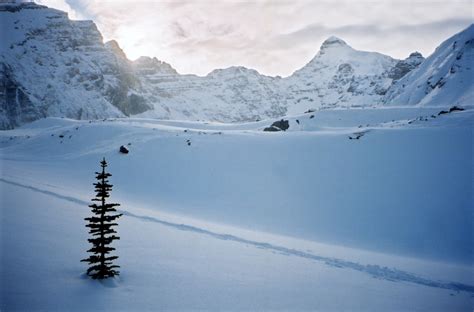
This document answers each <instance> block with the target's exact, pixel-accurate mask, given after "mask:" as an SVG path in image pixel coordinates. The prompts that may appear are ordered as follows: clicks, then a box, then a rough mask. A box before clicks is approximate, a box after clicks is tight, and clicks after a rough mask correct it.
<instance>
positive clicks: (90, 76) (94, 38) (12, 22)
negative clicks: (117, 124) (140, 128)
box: [0, 3, 151, 129]
mask: <svg viewBox="0 0 474 312" xmlns="http://www.w3.org/2000/svg"><path fill="white" fill-rule="evenodd" d="M0 20H1V21H2V44H1V45H0V68H1V71H2V75H1V81H0V86H2V88H3V90H4V91H3V92H2V94H3V95H4V96H3V99H5V100H2V102H1V103H0V107H1V108H2V113H1V123H0V127H2V128H3V129H5V128H11V127H14V126H17V125H20V124H22V123H25V122H28V121H32V120H35V119H38V118H42V117H45V116H64V117H69V118H76V119H96V118H105V117H122V116H126V115H129V114H134V113H140V112H143V111H145V110H147V109H150V108H151V106H148V105H145V104H144V103H145V100H144V99H143V98H142V97H141V96H140V93H139V92H138V90H139V87H140V81H139V80H138V79H137V78H136V77H135V75H134V74H133V73H132V71H131V65H130V61H128V60H127V59H126V57H125V54H123V52H122V54H120V53H119V52H118V50H120V49H119V48H118V45H116V44H113V43H111V44H103V43H102V36H101V34H100V33H99V31H98V30H97V28H96V26H95V24H94V23H93V22H91V21H71V20H69V19H68V17H67V14H66V13H64V12H61V11H58V10H54V9H49V8H47V7H45V6H41V5H36V4H34V3H20V4H0ZM4 30H5V31H4ZM4 34H5V36H3V35H4ZM12 94H16V95H17V96H15V97H13V96H12ZM12 106H13V107H12Z"/></svg>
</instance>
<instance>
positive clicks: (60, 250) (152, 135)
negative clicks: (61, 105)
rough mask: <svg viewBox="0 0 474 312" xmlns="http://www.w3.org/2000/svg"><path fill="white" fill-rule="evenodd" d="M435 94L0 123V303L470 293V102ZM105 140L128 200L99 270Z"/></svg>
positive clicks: (435, 298)
mask: <svg viewBox="0 0 474 312" xmlns="http://www.w3.org/2000/svg"><path fill="white" fill-rule="evenodd" d="M438 111H439V108H386V109H351V110H325V111H320V112H316V113H314V114H313V113H310V114H304V115H299V116H294V117H291V118H288V120H289V122H290V128H289V130H288V131H286V132H277V133H268V132H263V131H262V129H263V128H264V127H266V126H268V125H269V124H270V123H271V122H272V121H273V120H264V121H261V122H258V123H245V124H234V125H229V124H219V123H204V122H201V123H197V122H187V121H159V120H152V119H117V120H106V121H92V122H88V121H74V120H68V119H53V118H48V119H43V120H40V121H37V122H34V123H31V124H29V125H27V126H24V127H22V128H18V129H15V130H11V131H2V132H0V165H1V173H2V174H1V180H0V192H1V193H0V195H1V196H0V198H1V208H0V209H1V213H0V220H1V221H0V222H1V229H2V232H1V233H2V235H1V248H2V252H1V253H0V257H1V258H0V259H1V263H2V266H1V268H0V275H1V276H0V281H1V282H2V284H0V293H1V298H2V299H1V303H0V304H1V305H0V308H1V309H2V310H3V309H5V310H10V309H15V308H16V309H20V310H31V309H34V308H37V309H38V310H64V309H67V310H71V309H77V310H99V309H107V310H117V309H124V310H163V309H193V308H194V309H213V310H227V309H239V310H255V309H267V310H268V309H285V310H299V309H303V310H318V309H319V310H351V309H354V307H357V309H359V310H364V311H370V310H373V311H380V310H383V311H400V310H417V311H463V310H469V309H470V307H471V306H472V304H473V302H472V300H473V297H472V296H473V294H474V288H473V286H474V281H473V280H472V276H473V272H472V246H473V245H474V244H473V242H472V235H471V234H472V226H473V225H472V218H471V216H472V207H473V203H472V123H473V120H474V115H473V111H472V110H467V111H462V112H452V113H450V114H443V115H439V116H438V114H437V112H438ZM311 116H314V117H311ZM432 116H435V117H436V118H433V117H432ZM297 120H298V122H297ZM357 133H359V134H361V133H362V136H361V137H359V139H349V137H352V136H354V135H355V134H357ZM188 140H189V141H188ZM188 142H190V143H191V145H188ZM128 143H130V145H128ZM120 145H126V146H127V147H128V148H129V149H130V153H129V154H128V155H123V154H120V153H119V152H118V148H119V146H120ZM335 155H337V157H335ZM103 156H105V157H106V158H107V159H108V160H109V162H110V170H111V172H112V173H113V177H112V183H113V184H114V191H113V200H114V201H118V202H120V203H122V206H121V207H120V208H121V209H122V210H123V211H124V213H125V216H124V217H123V218H122V219H121V220H120V227H119V231H120V235H121V236H122V239H121V240H120V241H119V242H118V244H117V247H118V252H119V256H120V257H121V258H120V259H119V261H118V262H119V264H120V265H122V275H121V277H120V278H119V279H116V280H114V281H109V282H107V283H104V284H100V283H96V282H93V281H89V280H87V279H84V278H83V277H82V276H81V274H82V273H83V272H84V266H83V264H82V263H80V262H79V261H78V260H79V259H81V258H82V257H83V256H84V253H85V250H86V249H87V244H86V229H85V227H84V221H83V220H82V218H83V217H85V216H86V215H87V214H88V213H89V210H88V208H87V203H88V201H89V199H90V197H91V195H92V182H93V172H94V171H95V170H96V169H97V165H98V160H99V159H101V158H102V157H103ZM225 224H232V225H233V226H232V227H231V226H228V225H225ZM243 228H246V230H244V229H243ZM264 232H273V233H276V234H279V235H274V234H265V233H264ZM282 235H284V236H282ZM291 237H299V239H295V238H291ZM302 239H304V240H302ZM321 242H325V243H326V244H323V243H321ZM328 243H332V244H328ZM333 244H334V245H333ZM337 245H345V246H350V247H351V248H348V247H338V246H337ZM360 248H364V249H371V250H377V251H378V252H369V251H363V250H361V249H360ZM3 250H8V252H3ZM394 254H399V255H398V256H395V255H394ZM32 255H34V256H33V257H32ZM400 255H405V256H403V257H402V256H400ZM408 255H409V256H410V257H407V256H408ZM416 258H418V259H416ZM420 258H422V259H420ZM85 297H87V298H88V300H84V298H85ZM335 298H336V299H337V300H336V299H335Z"/></svg>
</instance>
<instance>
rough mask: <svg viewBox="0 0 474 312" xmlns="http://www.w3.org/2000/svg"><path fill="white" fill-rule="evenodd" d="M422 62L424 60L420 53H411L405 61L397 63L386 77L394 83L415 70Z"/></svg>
mask: <svg viewBox="0 0 474 312" xmlns="http://www.w3.org/2000/svg"><path fill="white" fill-rule="evenodd" d="M424 60H425V58H424V57H423V55H421V53H419V52H413V53H412V54H410V56H409V57H407V58H406V59H404V60H402V61H398V62H397V64H395V67H393V68H392V69H391V70H390V71H389V73H388V77H389V78H391V79H393V80H394V81H396V80H398V79H400V78H402V77H403V76H405V75H406V74H408V73H409V72H410V71H412V70H413V69H415V68H417V67H418V66H419V65H420V64H421V63H423V61H424Z"/></svg>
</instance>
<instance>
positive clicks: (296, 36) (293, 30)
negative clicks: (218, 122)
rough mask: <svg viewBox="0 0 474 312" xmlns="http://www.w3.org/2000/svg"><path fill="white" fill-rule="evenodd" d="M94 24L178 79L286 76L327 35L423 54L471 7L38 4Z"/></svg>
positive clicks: (306, 0) (120, 0) (77, 0)
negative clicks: (221, 74) (217, 74)
mask: <svg viewBox="0 0 474 312" xmlns="http://www.w3.org/2000/svg"><path fill="white" fill-rule="evenodd" d="M38 2H41V3H44V4H46V5H49V6H52V7H56V8H59V9H63V10H67V11H69V12H71V15H72V16H73V17H77V16H81V17H83V18H88V19H92V20H94V21H95V22H96V23H97V25H98V27H99V29H100V30H101V32H102V34H103V36H104V38H106V39H107V40H108V39H116V40H117V41H118V42H119V44H120V45H121V46H122V47H123V49H124V51H125V52H126V53H127V55H128V56H129V57H130V58H132V59H134V58H137V57H138V56H140V55H149V56H156V57H158V58H159V59H161V60H164V61H166V62H169V63H171V64H172V65H173V67H175V68H176V69H177V70H178V71H179V72H181V73H197V74H201V75H203V74H206V73H208V72H209V71H211V70H213V69H215V68H222V67H228V66H232V65H243V66H247V67H252V68H255V69H257V70H259V71H260V72H262V73H265V74H270V75H277V74H279V75H289V74H291V73H292V72H293V71H294V70H296V69H298V68H300V67H301V66H303V65H305V64H306V63H307V62H308V61H309V60H310V59H311V58H312V57H313V56H314V55H315V54H316V53H317V51H318V49H319V46H320V45H321V43H322V42H323V41H324V40H325V39H326V38H327V37H329V36H330V35H336V36H339V37H341V38H342V39H344V40H345V41H346V42H347V43H348V44H350V45H351V46H353V47H354V48H356V49H361V50H369V51H378V52H381V53H385V54H388V55H391V56H393V57H396V58H404V57H406V56H407V55H408V54H409V53H411V52H413V51H415V50H418V51H420V52H422V53H423V54H424V55H427V54H430V53H431V52H432V51H433V50H434V48H435V47H436V46H437V45H439V44H440V43H441V41H443V40H444V39H446V38H447V37H449V36H451V35H453V34H454V33H455V32H458V31H460V30H462V29H463V28H465V27H467V26H468V25H469V24H470V23H472V19H473V12H472V10H473V8H472V7H473V4H472V1H471V0H468V1H464V0H463V1H461V0H458V1H456V0H453V1H426V0H415V1H408V0H398V1H392V0H379V1H375V0H365V1H364V0H363V1H349V0H342V1H316V0H296V1H294V0H292V1H282V0H273V1H263V0H262V1H258V0H257V1H237V0H224V1H209V0H202V1H200V0H194V1H191V0H183V1H126V0H105V1H95V0H41V1H38Z"/></svg>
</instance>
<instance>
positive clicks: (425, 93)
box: [0, 3, 474, 129]
mask: <svg viewBox="0 0 474 312" xmlns="http://www.w3.org/2000/svg"><path fill="white" fill-rule="evenodd" d="M0 23H1V27H2V42H1V44H0V129H9V128H13V127H16V126H18V125H21V124H24V123H27V122H31V121H33V120H36V119H39V118H43V117H47V116H56V117H68V118H74V119H99V118H108V117H126V116H131V115H134V116H138V117H153V118H162V119H186V120H212V121H223V122H236V121H254V120H258V119H264V118H275V117H280V116H284V115H288V114H298V113H302V112H304V111H306V110H309V109H313V110H317V109H327V108H338V107H377V106H387V105H397V106H398V105H420V106H428V105H437V106H453V105H460V106H466V105H472V104H471V102H472V101H473V96H474V83H473V76H474V75H473V66H474V64H473V61H474V56H473V53H474V52H473V51H474V25H471V26H469V27H468V28H467V29H465V30H464V31H462V32H460V33H458V34H456V35H454V36H453V37H451V38H449V39H448V40H446V41H445V42H443V43H442V44H441V45H440V46H439V47H438V48H437V49H436V51H435V52H434V53H433V54H432V55H431V56H429V57H428V58H427V59H424V58H423V56H422V55H421V54H420V53H417V52H414V53H412V54H411V55H410V56H409V57H408V58H407V59H405V60H397V59H393V58H391V57H389V56H386V55H383V54H380V53H374V52H363V51H357V50H355V49H353V48H351V47H350V46H349V45H348V44H347V43H345V42H344V41H343V40H341V39H339V38H336V37H330V38H328V39H327V40H326V41H325V42H324V43H323V44H322V46H321V48H320V50H319V52H318V53H317V54H316V56H315V57H314V58H313V59H312V60H311V61H310V62H309V63H308V64H307V65H305V66H304V67H303V68H301V69H299V70H297V71H296V72H295V73H293V74H292V75H291V76H289V77H286V78H281V77H269V76H265V75H261V74H259V73H258V72H257V71H256V70H253V69H248V68H245V67H230V68H226V69H216V70H214V71H212V72H211V73H209V74H208V75H207V76H205V77H199V76H196V75H180V74H179V73H178V72H177V71H176V70H175V69H174V68H173V67H172V66H171V65H169V64H167V63H165V62H162V61H159V60H157V59H156V58H150V57H141V58H139V59H138V60H136V61H130V60H129V59H127V57H126V55H125V53H124V52H123V51H122V50H121V48H120V46H119V44H118V43H117V42H116V41H109V42H106V43H103V38H102V36H101V34H100V32H99V31H98V29H97V27H96V25H95V24H94V23H93V22H92V21H72V20H69V19H68V16H67V14H66V13H65V12H62V11H59V10H55V9H51V8H48V7H45V6H42V5H37V4H34V3H19V4H5V3H4V4H0Z"/></svg>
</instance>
